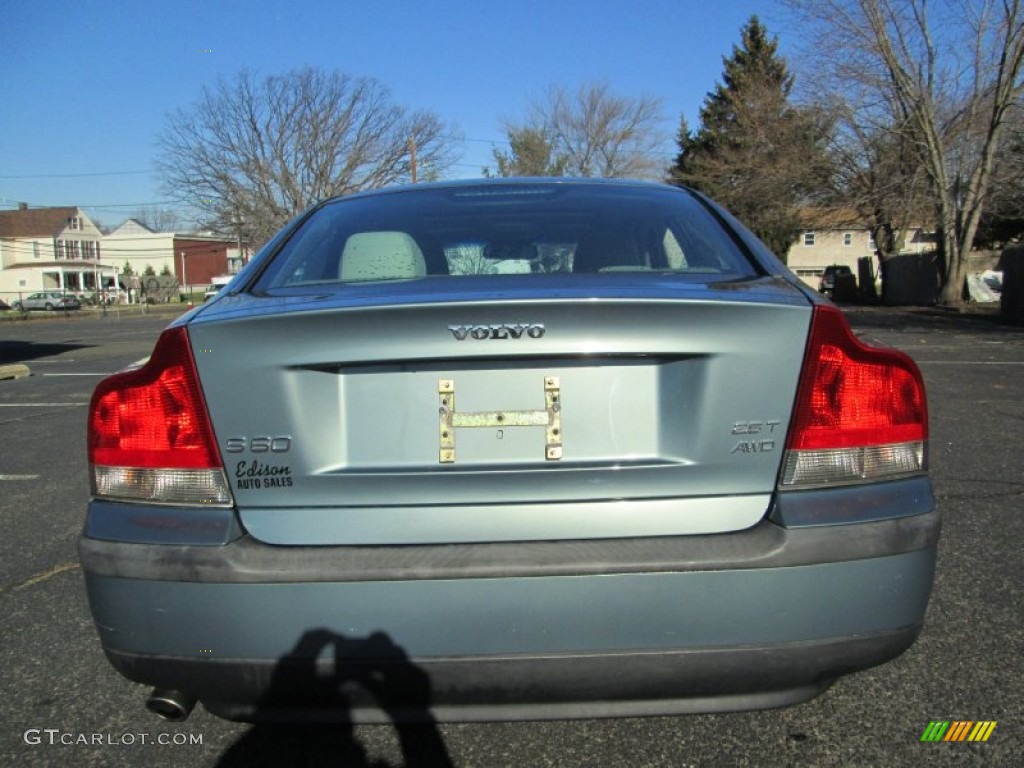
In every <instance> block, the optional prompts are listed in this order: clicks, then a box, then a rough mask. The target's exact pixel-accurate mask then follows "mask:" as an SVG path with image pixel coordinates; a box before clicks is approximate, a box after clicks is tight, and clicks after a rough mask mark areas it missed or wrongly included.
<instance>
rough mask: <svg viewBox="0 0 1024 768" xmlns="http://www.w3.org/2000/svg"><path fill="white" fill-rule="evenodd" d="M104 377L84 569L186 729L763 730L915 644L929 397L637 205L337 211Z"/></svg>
mask: <svg viewBox="0 0 1024 768" xmlns="http://www.w3.org/2000/svg"><path fill="white" fill-rule="evenodd" d="M234 286H235V289H236V290H233V291H232V295H231V297H230V298H229V299H225V300H218V301H215V302H210V303H207V304H205V305H203V306H201V307H199V308H197V309H196V310H194V311H192V312H190V313H188V314H186V315H184V316H182V317H181V318H179V319H178V320H176V321H175V322H173V323H172V324H171V325H170V326H169V327H168V328H167V330H165V331H164V333H163V334H162V335H161V336H160V338H159V340H158V341H157V343H156V347H155V349H154V351H153V354H152V356H151V358H150V359H149V361H148V362H147V363H146V364H145V365H144V366H143V367H141V368H139V369H136V370H133V371H127V372H122V373H119V374H115V375H114V376H112V377H110V378H108V379H106V380H104V381H103V382H102V383H100V384H99V386H98V387H97V388H96V391H95V393H94V395H93V398H92V402H91V405H90V409H89V416H88V423H89V437H88V452H89V464H90V467H91V476H92V498H91V500H90V502H89V504H88V513H87V519H86V523H85V528H84V533H83V536H82V538H81V540H80V550H79V551H80V557H81V562H82V566H83V571H84V574H85V581H86V586H87V591H88V596H89V601H90V605H91V610H92V614H93V617H94V618H95V624H96V628H97V630H98V632H99V637H100V641H101V643H102V646H103V649H104V651H105V653H106V655H107V658H108V659H109V660H110V662H111V663H112V664H113V666H114V667H115V668H116V669H117V670H118V671H119V672H121V673H122V674H123V675H124V676H126V677H127V678H129V679H130V680H133V681H136V682H138V683H143V684H146V685H147V686H152V687H153V690H152V694H151V695H150V697H149V699H148V702H147V704H148V706H149V708H150V709H151V710H152V711H154V712H156V713H157V714H160V715H162V716H164V717H167V718H171V719H181V718H184V717H186V716H187V715H188V713H189V712H190V711H191V709H192V707H193V706H194V705H195V703H196V701H197V700H198V701H200V702H202V703H203V705H204V706H205V707H206V709H208V710H209V711H211V712H213V713H215V714H217V715H219V716H222V717H226V718H230V719H236V720H243V721H258V720H263V719H269V720H278V719H307V718H309V719H329V718H338V719H341V720H346V719H349V718H351V719H355V720H359V721H388V720H389V719H395V720H398V719H423V718H428V717H433V718H436V719H440V720H474V719H475V720H480V719H485V720H486V719H517V718H561V717H600V716H610V715H645V714H656V713H661V714H665V713H682V712H698V711H723V710H739V709H752V708H761V707H775V706H782V705H788V704H793V703H796V702H800V701H803V700H805V699H808V698H810V697H812V696H814V695H816V694H818V693H819V692H821V691H822V690H823V689H824V688H826V687H827V686H828V685H829V684H830V683H831V682H832V681H834V680H835V679H836V678H837V677H839V676H841V675H844V674H846V673H849V672H853V671H856V670H861V669H865V668H867V667H871V666H874V665H876V664H880V663H882V662H885V661H887V660H889V659H892V658H893V657H895V656H897V655H899V654H900V653H902V652H903V651H904V650H905V649H906V648H908V647H909V646H910V645H911V644H912V643H913V642H914V639H915V637H916V636H917V634H918V632H919V630H920V629H921V625H922V621H923V618H924V615H925V608H926V605H927V602H928V599H929V594H930V590H931V587H932V580H933V572H934V565H935V555H936V543H937V539H938V532H939V517H938V512H937V511H936V510H935V507H934V500H933V495H932V488H931V484H930V480H929V478H928V474H927V469H928V467H927V441H928V419H927V407H926V400H925V391H924V385H923V383H922V379H921V374H920V372H919V370H918V369H917V367H916V366H915V365H914V363H913V362H912V361H911V360H910V359H909V358H908V357H907V356H905V355H903V354H901V353H900V352H897V351H893V350H890V349H879V348H874V347H871V346H866V345H865V344H864V343H862V342H861V341H859V340H858V339H857V338H855V337H854V335H853V334H852V333H851V331H850V328H849V327H848V325H847V323H846V321H845V319H844V317H843V315H842V314H841V313H840V311H839V310H838V309H836V308H835V307H834V306H832V305H831V304H830V303H829V302H827V301H826V300H825V299H823V298H822V297H821V296H820V295H819V294H818V293H817V292H815V291H813V290H811V289H808V288H807V287H806V286H804V285H803V284H802V283H801V281H800V280H799V279H798V278H797V277H796V276H795V275H793V274H791V273H790V272H788V271H787V270H786V268H785V267H784V266H783V265H782V264H781V263H780V262H779V261H778V260H777V259H776V258H775V257H774V256H773V255H772V254H771V252H770V251H769V250H768V249H767V248H766V247H765V246H764V245H762V244H761V243H760V242H759V241H758V240H756V239H755V238H754V237H753V236H752V235H751V234H750V232H749V231H748V230H746V229H745V228H744V227H743V226H742V225H741V224H739V223H738V222H737V221H736V220H734V219H733V218H732V217H731V216H730V215H729V214H728V213H727V212H725V211H724V210H722V209H721V208H720V207H718V206H716V205H715V204H714V203H712V202H711V201H709V200H707V199H706V198H705V197H703V196H701V195H700V194H698V193H696V192H693V191H689V190H685V189H679V188H676V187H670V186H664V185H658V184H643V183H638V182H612V181H567V180H488V181H475V182H462V183H456V182H450V183H442V184H436V185H417V186H415V187H412V188H399V189H393V190H383V191H377V192H371V193H364V194H359V195H350V196H346V197H343V198H338V199H333V200H329V201H326V202H323V203H321V204H319V205H317V206H316V207H315V208H314V209H312V210H311V211H310V212H308V213H306V214H304V215H302V216H300V217H299V218H298V219H297V220H296V221H295V222H293V223H291V224H290V225H288V226H287V227H286V228H285V229H284V230H283V231H282V232H281V233H279V234H278V235H277V236H276V237H275V238H274V239H272V240H271V241H270V243H269V244H268V245H267V246H265V248H264V249H263V250H262V251H261V253H260V254H258V256H257V257H256V258H255V259H254V260H253V261H252V262H251V263H250V264H249V265H248V266H247V267H246V268H245V270H244V271H243V273H242V275H241V276H240V277H239V279H238V282H236V283H234Z"/></svg>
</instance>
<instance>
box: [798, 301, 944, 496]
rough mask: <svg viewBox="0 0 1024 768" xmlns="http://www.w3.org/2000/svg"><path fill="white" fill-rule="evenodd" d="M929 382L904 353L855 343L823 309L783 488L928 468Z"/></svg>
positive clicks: (838, 318)
mask: <svg viewBox="0 0 1024 768" xmlns="http://www.w3.org/2000/svg"><path fill="white" fill-rule="evenodd" d="M927 439H928V410H927V405H926V402H925V392H924V382H923V380H922V378H921V372H920V371H919V370H918V368H917V366H916V365H915V364H914V362H913V361H912V360H911V359H910V358H909V357H907V356H906V355H905V354H903V353H902V352H897V351H895V350H889V349H880V348H876V347H869V346H866V345H865V344H863V343H861V342H860V341H859V340H857V339H856V338H855V337H854V336H853V334H852V333H851V331H850V328H849V326H848V325H847V323H846V320H845V319H844V318H843V316H842V313H840V312H839V310H837V309H835V308H834V307H827V306H819V307H816V308H815V310H814V317H813V319H812V322H811V334H810V342H809V343H808V346H807V352H806V355H805V359H804V369H803V374H802V376H801V379H800V386H799V388H798V390H797V400H796V407H795V410H794V413H793V422H792V425H791V427H790V432H789V439H788V441H787V445H786V449H787V456H786V464H785V467H784V470H783V479H782V483H783V485H801V484H802V485H807V484H821V483H832V482H854V481H857V480H875V479H880V478H882V477H886V476H895V475H906V474H912V473H915V472H921V471H924V469H925V443H926V441H927Z"/></svg>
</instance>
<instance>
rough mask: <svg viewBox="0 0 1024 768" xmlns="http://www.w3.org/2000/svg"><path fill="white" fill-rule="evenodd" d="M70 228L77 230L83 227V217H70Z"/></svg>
mask: <svg viewBox="0 0 1024 768" xmlns="http://www.w3.org/2000/svg"><path fill="white" fill-rule="evenodd" d="M68 228H69V229H76V230H77V229H81V228H82V221H81V219H79V218H78V217H77V216H72V217H71V218H70V219H68Z"/></svg>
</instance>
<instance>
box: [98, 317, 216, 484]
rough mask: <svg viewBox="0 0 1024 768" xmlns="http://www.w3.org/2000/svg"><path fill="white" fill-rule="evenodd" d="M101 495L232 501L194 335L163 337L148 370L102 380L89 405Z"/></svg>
mask: <svg viewBox="0 0 1024 768" xmlns="http://www.w3.org/2000/svg"><path fill="white" fill-rule="evenodd" d="M89 462H90V464H92V466H93V480H94V486H95V487H94V491H95V492H96V494H97V495H98V496H111V497H117V498H135V499H142V500H148V501H159V502H163V503H178V502H181V503H220V504H223V503H227V502H228V501H229V500H230V496H229V495H228V494H227V486H226V481H222V478H223V477H224V472H223V465H222V464H221V460H220V454H219V452H218V450H217V443H216V440H215V439H214V435H213V428H212V427H211V426H210V418H209V415H208V414H207V412H206V405H205V403H204V401H203V395H202V391H201V390H200V388H199V378H198V376H197V375H196V369H195V363H194V361H193V359H192V350H191V348H190V346H189V342H188V334H187V332H186V331H185V329H184V328H172V329H169V330H167V331H164V333H163V334H162V335H161V336H160V339H159V340H158V341H157V344H156V348H155V349H154V350H153V355H152V357H150V359H149V361H148V362H147V363H146V365H144V366H143V367H142V368H139V369H137V370H134V371H127V372H124V373H118V374H115V375H113V376H111V377H110V378H108V379H105V380H103V381H102V382H100V384H99V386H97V387H96V391H95V392H94V393H93V396H92V402H91V404H90V406H89Z"/></svg>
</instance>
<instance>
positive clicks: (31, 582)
mask: <svg viewBox="0 0 1024 768" xmlns="http://www.w3.org/2000/svg"><path fill="white" fill-rule="evenodd" d="M78 567H79V565H78V563H65V564H64V565H58V566H56V567H55V568H51V569H50V570H48V571H43V572H42V573H39V574H36V575H35V576H32V577H31V578H28V579H25V581H23V582H21V583H19V584H14V585H13V586H12V587H11V589H12V590H16V589H25V588H27V587H32V586H35V585H36V584H38V583H39V582H41V581H46V580H47V579H49V578H52V577H54V576H57V575H58V574H61V573H64V572H65V571H73V570H75V569H76V568H78Z"/></svg>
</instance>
